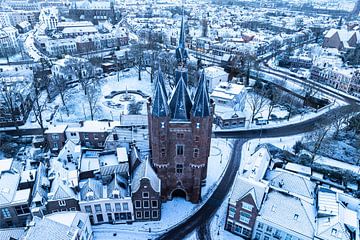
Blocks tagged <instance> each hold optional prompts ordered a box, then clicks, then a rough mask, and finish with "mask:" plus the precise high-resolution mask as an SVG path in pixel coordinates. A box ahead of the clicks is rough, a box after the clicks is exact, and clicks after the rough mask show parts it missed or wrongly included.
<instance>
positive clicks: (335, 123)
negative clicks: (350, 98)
mask: <svg viewBox="0 0 360 240" xmlns="http://www.w3.org/2000/svg"><path fill="white" fill-rule="evenodd" d="M351 112H352V111H351ZM351 112H349V111H346V110H345V109H339V110H337V111H335V112H334V114H333V115H332V116H331V118H332V127H333V128H334V133H333V138H334V139H336V138H337V137H338V136H339V133H340V130H341V128H342V127H344V126H345V125H346V124H347V123H348V122H349V120H350V118H351V116H352V113H351Z"/></svg>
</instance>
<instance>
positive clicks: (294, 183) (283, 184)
mask: <svg viewBox="0 0 360 240" xmlns="http://www.w3.org/2000/svg"><path fill="white" fill-rule="evenodd" d="M265 179H266V180H267V181H269V182H270V186H271V187H274V188H276V189H277V190H278V191H284V192H288V193H289V194H291V195H293V196H296V197H299V198H302V199H303V200H305V201H308V202H313V201H314V198H315V187H316V184H315V183H314V182H312V181H311V180H310V178H308V177H305V176H302V175H299V174H296V173H292V172H289V171H286V170H283V169H276V170H274V171H270V172H269V173H268V174H267V176H266V177H265Z"/></svg>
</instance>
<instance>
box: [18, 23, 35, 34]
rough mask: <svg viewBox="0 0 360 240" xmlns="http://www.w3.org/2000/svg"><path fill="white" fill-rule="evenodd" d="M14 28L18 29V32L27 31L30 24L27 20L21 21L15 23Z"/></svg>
mask: <svg viewBox="0 0 360 240" xmlns="http://www.w3.org/2000/svg"><path fill="white" fill-rule="evenodd" d="M16 28H17V29H18V30H19V33H27V32H28V31H30V30H31V28H32V26H31V24H30V23H29V22H28V21H23V22H21V23H18V24H17V25H16Z"/></svg>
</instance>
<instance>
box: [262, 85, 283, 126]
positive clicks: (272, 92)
mask: <svg viewBox="0 0 360 240" xmlns="http://www.w3.org/2000/svg"><path fill="white" fill-rule="evenodd" d="M265 91H266V95H267V97H268V98H269V100H270V101H269V104H268V112H269V113H268V117H267V119H268V120H269V119H270V117H271V114H272V112H273V111H274V108H275V106H276V105H277V104H279V103H280V101H281V98H282V95H283V94H282V92H281V90H280V89H278V88H277V87H276V86H274V85H272V84H270V85H266V86H265Z"/></svg>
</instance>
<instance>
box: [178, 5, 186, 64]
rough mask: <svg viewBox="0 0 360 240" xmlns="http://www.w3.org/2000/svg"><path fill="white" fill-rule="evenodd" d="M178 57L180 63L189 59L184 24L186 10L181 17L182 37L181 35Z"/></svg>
mask: <svg viewBox="0 0 360 240" xmlns="http://www.w3.org/2000/svg"><path fill="white" fill-rule="evenodd" d="M176 59H177V61H178V63H179V64H180V63H183V64H184V63H186V60H187V59H188V52H187V49H186V47H185V24H184V11H183V15H182V17H181V28H180V37H179V46H178V47H177V48H176Z"/></svg>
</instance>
